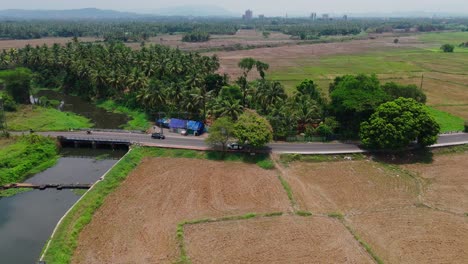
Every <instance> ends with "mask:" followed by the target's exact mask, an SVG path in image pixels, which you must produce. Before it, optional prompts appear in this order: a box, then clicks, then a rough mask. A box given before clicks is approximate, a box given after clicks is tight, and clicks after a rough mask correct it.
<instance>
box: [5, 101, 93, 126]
mask: <svg viewBox="0 0 468 264" xmlns="http://www.w3.org/2000/svg"><path fill="white" fill-rule="evenodd" d="M6 120H7V125H8V129H9V130H14V131H26V130H29V129H33V130H35V131H66V130H69V129H70V128H88V127H92V126H93V123H92V122H91V120H89V119H87V118H86V117H83V116H80V115H77V114H75V113H71V112H61V111H59V110H56V109H53V108H46V107H42V106H31V105H21V106H20V107H19V108H18V110H17V111H15V112H7V114H6Z"/></svg>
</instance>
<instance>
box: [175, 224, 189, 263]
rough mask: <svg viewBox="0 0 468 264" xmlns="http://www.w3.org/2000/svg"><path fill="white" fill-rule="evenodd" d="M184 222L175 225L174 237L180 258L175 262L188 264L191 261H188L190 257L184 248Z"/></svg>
mask: <svg viewBox="0 0 468 264" xmlns="http://www.w3.org/2000/svg"><path fill="white" fill-rule="evenodd" d="M186 224H187V223H186V222H183V223H180V224H178V225H177V231H176V234H177V235H176V237H177V243H178V245H179V250H180V259H179V261H177V262H176V263H179V264H189V263H192V262H191V261H190V258H189V256H188V254H187V249H186V248H185V233H184V226H185V225H186Z"/></svg>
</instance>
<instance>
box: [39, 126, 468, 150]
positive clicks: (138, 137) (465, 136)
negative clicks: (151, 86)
mask: <svg viewBox="0 0 468 264" xmlns="http://www.w3.org/2000/svg"><path fill="white" fill-rule="evenodd" d="M39 134H42V135H47V136H52V137H57V136H65V137H67V138H76V139H96V140H99V139H100V140H122V141H130V142H132V143H137V144H141V145H146V146H158V147H174V148H187V149H199V150H207V149H210V147H209V146H207V145H206V144H205V142H204V140H203V138H198V137H193V136H187V137H184V136H180V135H175V134H171V133H166V139H165V140H159V139H152V138H151V136H150V135H148V134H139V133H128V132H97V131H96V132H92V134H87V133H86V132H85V131H77V132H40V133H39ZM462 144H468V133H457V134H447V135H441V136H439V140H438V142H437V144H435V145H434V146H433V147H442V146H453V145H462ZM268 149H270V150H271V151H272V152H275V153H297V154H349V153H361V152H365V151H364V150H362V149H361V148H359V146H358V145H356V144H347V143H272V144H269V145H268Z"/></svg>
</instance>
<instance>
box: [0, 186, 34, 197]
mask: <svg viewBox="0 0 468 264" xmlns="http://www.w3.org/2000/svg"><path fill="white" fill-rule="evenodd" d="M32 190H34V189H31V188H20V189H8V190H3V191H0V198H2V197H11V196H15V195H17V194H20V193H25V192H30V191H32Z"/></svg>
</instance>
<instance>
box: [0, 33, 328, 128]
mask: <svg viewBox="0 0 468 264" xmlns="http://www.w3.org/2000/svg"><path fill="white" fill-rule="evenodd" d="M20 66H21V67H27V68H29V69H31V70H32V71H33V72H34V73H35V78H34V81H35V83H36V85H38V86H42V87H62V89H63V91H64V92H66V93H71V94H77V95H80V96H82V97H85V98H88V99H90V100H101V99H108V98H112V99H114V100H116V101H117V102H119V103H121V104H125V105H126V106H128V107H132V108H136V109H141V110H142V111H145V112H147V113H149V114H153V115H154V116H156V113H157V112H165V113H167V114H169V115H171V113H181V112H183V113H188V115H189V116H188V117H190V118H197V119H200V120H205V119H207V118H213V119H215V118H218V117H223V116H228V117H230V118H231V119H233V120H236V119H237V118H238V116H240V115H241V114H242V113H243V112H244V110H245V109H254V110H256V111H257V112H258V113H259V114H261V115H263V116H265V117H267V118H268V119H269V120H270V122H271V123H272V125H273V128H274V129H275V132H278V135H280V134H281V135H282V134H290V133H294V131H295V129H296V128H297V127H298V126H300V124H307V123H311V122H316V120H319V119H321V118H322V117H323V111H324V110H323V109H324V107H323V106H324V100H323V98H322V97H321V94H320V93H319V92H318V89H317V86H316V85H315V84H314V83H313V82H312V81H306V82H304V83H303V84H301V85H300V86H298V89H297V91H296V93H294V95H293V96H289V97H288V95H287V94H286V92H285V89H284V87H283V86H282V85H281V83H279V82H276V81H270V80H267V79H265V77H266V74H265V72H266V71H267V70H268V68H269V65H268V64H266V63H264V62H261V61H258V60H255V59H253V58H245V59H243V60H242V61H241V62H240V63H239V67H240V68H241V69H242V70H243V74H242V75H241V76H240V77H239V78H238V79H237V80H235V81H234V82H232V83H229V79H228V76H226V75H220V74H218V73H216V71H217V70H218V68H219V61H218V58H217V57H216V56H212V57H207V56H202V55H200V54H198V53H189V52H183V51H180V50H178V49H173V48H169V47H164V46H159V45H152V46H149V47H142V48H141V49H140V50H132V49H130V48H128V47H126V46H125V45H124V44H122V43H106V44H98V43H93V44H91V43H81V42H78V41H77V40H76V39H75V40H74V41H72V42H70V43H68V44H66V45H65V46H60V45H58V44H55V45H53V46H51V47H48V46H46V45H44V46H37V47H31V46H26V47H25V48H23V49H19V50H16V49H12V50H9V51H3V52H1V53H0V69H2V68H3V69H5V68H13V67H20ZM252 70H256V71H257V72H258V75H259V78H257V79H256V80H254V81H249V79H250V78H249V73H251V71H252ZM291 131H293V132H291Z"/></svg>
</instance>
